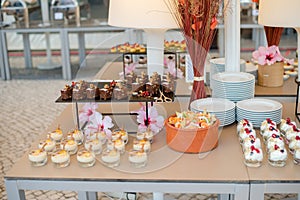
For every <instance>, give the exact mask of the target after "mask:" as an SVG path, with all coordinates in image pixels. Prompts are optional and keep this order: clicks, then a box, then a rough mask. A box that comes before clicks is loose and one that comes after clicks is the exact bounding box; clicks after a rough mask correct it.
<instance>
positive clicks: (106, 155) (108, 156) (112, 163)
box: [101, 148, 121, 167]
mask: <svg viewBox="0 0 300 200" xmlns="http://www.w3.org/2000/svg"><path fill="white" fill-rule="evenodd" d="M120 158H121V155H120V152H119V151H118V150H116V149H114V148H113V149H105V150H104V151H103V152H102V154H101V160H102V162H103V163H104V164H105V165H106V166H108V167H117V166H119V165H120Z"/></svg>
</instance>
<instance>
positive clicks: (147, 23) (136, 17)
mask: <svg viewBox="0 0 300 200" xmlns="http://www.w3.org/2000/svg"><path fill="white" fill-rule="evenodd" d="M166 2H167V1H165V0H110V2H109V13H108V24H109V25H111V26H118V27H128V28H138V29H171V28H178V25H177V23H176V21H175V19H174V17H173V16H172V14H171V12H170V9H169V8H168V6H167V4H166Z"/></svg>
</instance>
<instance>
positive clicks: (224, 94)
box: [211, 72, 255, 102]
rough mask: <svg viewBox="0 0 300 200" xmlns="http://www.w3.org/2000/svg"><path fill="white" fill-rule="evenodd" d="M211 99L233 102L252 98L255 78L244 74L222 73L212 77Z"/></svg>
mask: <svg viewBox="0 0 300 200" xmlns="http://www.w3.org/2000/svg"><path fill="white" fill-rule="evenodd" d="M212 82H213V84H211V86H212V88H211V89H212V97H214V98H224V99H229V100H230V101H233V102H238V101H242V100H245V99H251V98H253V97H254V87H255V77H254V76H253V75H252V74H249V73H245V72H222V73H217V74H215V75H213V77H212Z"/></svg>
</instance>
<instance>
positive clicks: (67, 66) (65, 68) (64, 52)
mask: <svg viewBox="0 0 300 200" xmlns="http://www.w3.org/2000/svg"><path fill="white" fill-rule="evenodd" d="M60 39H61V42H62V43H61V59H62V76H63V79H66V80H71V79H72V70H71V63H70V49H69V48H70V44H69V37H68V32H67V31H66V30H63V29H62V30H61V31H60Z"/></svg>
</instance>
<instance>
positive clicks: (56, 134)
mask: <svg viewBox="0 0 300 200" xmlns="http://www.w3.org/2000/svg"><path fill="white" fill-rule="evenodd" d="M49 135H50V138H51V139H52V140H53V141H55V142H56V143H60V141H61V139H62V138H63V132H62V130H61V129H60V126H58V127H57V129H55V130H54V131H51V132H50V133H49Z"/></svg>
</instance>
